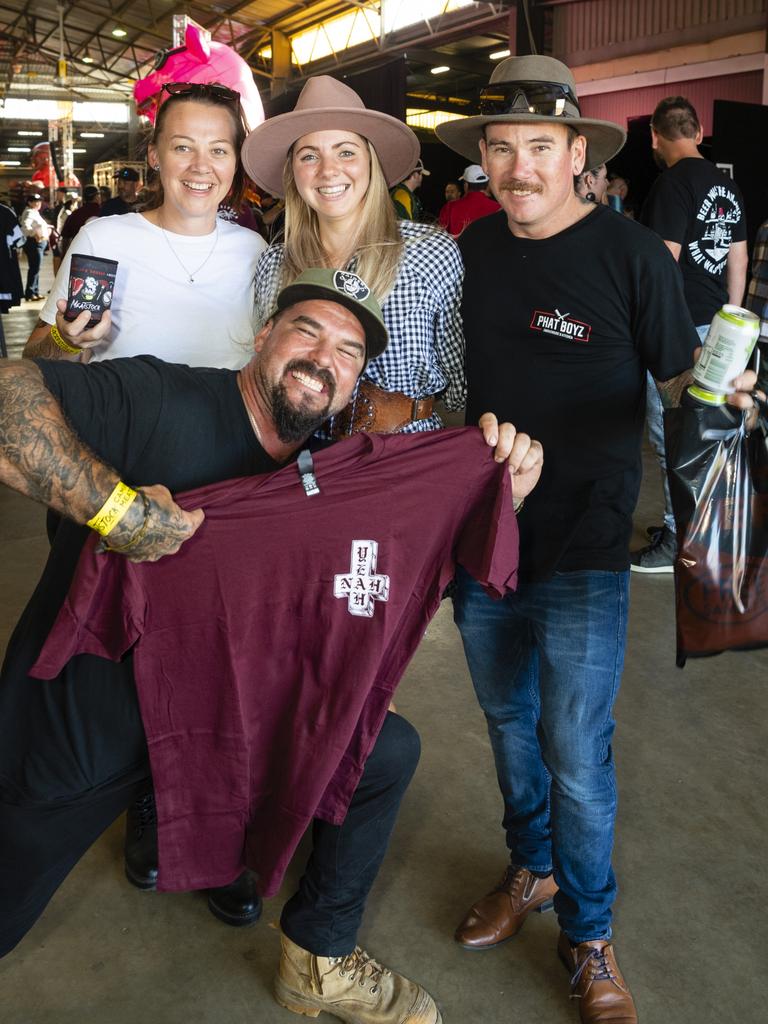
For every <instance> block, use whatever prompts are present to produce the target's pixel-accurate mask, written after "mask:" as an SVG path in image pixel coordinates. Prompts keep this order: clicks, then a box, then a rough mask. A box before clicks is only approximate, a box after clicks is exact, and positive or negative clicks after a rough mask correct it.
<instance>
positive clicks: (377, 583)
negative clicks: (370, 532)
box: [333, 540, 389, 619]
mask: <svg viewBox="0 0 768 1024" xmlns="http://www.w3.org/2000/svg"><path fill="white" fill-rule="evenodd" d="M378 557H379V545H378V543H377V542H376V541H375V540H353V541H352V559H351V562H350V567H349V572H348V573H340V574H339V575H338V576H334V578H333V596H334V597H345V598H346V599H347V609H348V611H349V614H350V615H361V616H363V618H366V619H372V618H373V612H374V609H375V607H376V605H375V602H376V601H388V600H389V576H380V575H377V573H376V562H377V560H378Z"/></svg>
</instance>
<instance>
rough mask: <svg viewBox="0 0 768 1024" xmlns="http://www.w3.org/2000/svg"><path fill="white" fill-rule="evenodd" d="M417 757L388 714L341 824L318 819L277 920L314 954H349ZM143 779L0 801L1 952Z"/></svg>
mask: <svg viewBox="0 0 768 1024" xmlns="http://www.w3.org/2000/svg"><path fill="white" fill-rule="evenodd" d="M419 753H420V744H419V735H418V733H417V732H416V730H415V729H414V728H413V726H412V725H411V724H410V723H409V722H407V721H406V720H405V719H404V718H401V717H400V716H399V715H394V714H391V713H390V714H388V715H387V717H386V720H385V722H384V727H383V728H382V730H381V733H380V735H379V738H378V740H377V741H376V746H375V747H374V749H373V752H372V753H371V756H370V757H369V758H368V761H367V763H366V766H365V771H364V772H363V776H362V778H361V780H360V783H359V785H358V787H357V789H356V790H355V795H354V796H353V798H352V801H351V803H350V806H349V811H348V813H347V817H346V819H345V821H344V824H343V825H329V824H328V823H327V822H323V821H318V820H316V821H315V822H314V824H313V848H312V854H311V855H310V858H309V861H308V863H307V866H306V869H305V872H304V875H303V877H302V878H301V881H300V883H299V891H298V892H297V893H296V895H295V896H293V897H292V898H291V899H290V900H289V901H288V903H287V904H286V906H285V909H284V910H283V917H282V926H283V929H284V931H285V933H286V935H288V937H289V938H290V939H292V940H293V941H294V942H295V943H297V945H299V946H301V947H302V948H304V949H308V950H310V951H311V952H313V953H315V954H316V955H317V956H343V955H344V954H346V953H350V952H351V951H352V949H353V948H354V946H355V944H356V935H357V929H358V927H359V925H360V921H361V918H362V916H363V910H364V909H365V901H366V899H367V897H368V893H369V892H370V889H371V886H372V885H373V882H374V880H375V878H376V875H377V873H378V870H379V866H380V864H381V862H382V860H383V858H384V854H385V852H386V848H387V844H388V842H389V837H390V835H391V832H392V828H393V827H394V824H395V819H396V818H397V812H398V810H399V807H400V802H401V800H402V798H403V796H404V794H405V791H406V789H407V788H408V783H409V782H410V781H411V778H412V776H413V773H414V771H415V770H416V765H417V764H418V760H419ZM148 781H149V780H146V779H144V780H140V781H138V782H133V783H131V784H127V785H126V784H125V783H124V782H123V783H122V784H121V782H120V780H117V781H115V782H114V783H113V784H111V785H110V786H108V787H107V786H105V787H102V788H101V789H100V790H99V791H98V793H95V794H94V793H89V794H86V795H84V796H82V797H79V798H78V799H76V800H73V801H71V802H68V803H63V802H61V801H57V802H56V803H54V804H39V803H38V804H29V805H26V806H18V805H12V804H3V803H0V956H4V955H5V954H6V953H9V952H10V951H11V950H12V949H13V948H14V947H15V946H16V945H17V944H18V943H19V942H20V941H21V939H22V938H23V937H24V936H25V935H26V933H27V932H28V931H29V929H30V928H31V927H32V925H33V924H34V923H35V921H37V919H38V918H39V917H40V915H41V914H42V912H43V911H44V910H45V907H46V906H47V904H48V902H49V900H50V899H51V897H52V896H53V894H54V893H55V892H56V889H58V887H59V886H60V885H61V883H62V882H63V881H64V879H65V878H66V876H67V875H68V874H69V872H70V871H71V870H72V868H73V867H74V866H75V864H77V862H78V861H79V860H80V858H81V857H82V856H83V854H84V853H85V852H86V851H87V850H88V848H89V847H90V846H91V845H92V844H93V843H94V842H95V841H96V839H98V837H99V836H100V835H101V834H102V832H104V831H105V830H106V829H107V828H108V827H109V826H110V825H111V824H112V822H113V821H114V820H115V819H116V818H117V817H119V815H120V814H122V812H123V811H124V810H125V809H126V808H127V807H128V806H129V804H130V803H131V802H132V801H133V800H135V799H136V797H137V796H139V795H141V794H142V793H144V792H146V788H147V782H148Z"/></svg>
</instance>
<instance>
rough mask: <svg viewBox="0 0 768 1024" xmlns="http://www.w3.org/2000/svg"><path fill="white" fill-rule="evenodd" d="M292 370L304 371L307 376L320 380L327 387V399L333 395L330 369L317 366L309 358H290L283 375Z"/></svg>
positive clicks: (333, 381)
mask: <svg viewBox="0 0 768 1024" xmlns="http://www.w3.org/2000/svg"><path fill="white" fill-rule="evenodd" d="M294 372H296V373H306V374H307V376H308V377H314V378H315V379H316V380H319V381H322V382H323V384H324V385H325V386H326V388H327V389H328V397H329V399H331V400H333V396H334V395H335V393H336V381H335V380H334V378H333V374H332V373H331V371H330V370H326V369H323V367H321V366H317V365H316V364H315V363H313V362H312V361H311V360H309V359H292V360H291V361H290V362H289V363H288V364H287V366H286V367H285V372H284V373H283V376H286V374H289V373H294Z"/></svg>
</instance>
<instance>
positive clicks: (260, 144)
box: [241, 75, 419, 196]
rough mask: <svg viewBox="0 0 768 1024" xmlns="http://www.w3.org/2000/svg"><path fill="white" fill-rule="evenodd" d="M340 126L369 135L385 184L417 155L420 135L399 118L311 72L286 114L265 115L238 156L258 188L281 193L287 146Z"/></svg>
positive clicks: (413, 163) (408, 169)
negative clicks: (290, 109) (364, 102)
mask: <svg viewBox="0 0 768 1024" xmlns="http://www.w3.org/2000/svg"><path fill="white" fill-rule="evenodd" d="M327 129H341V130H343V131H350V132H355V133H356V134H357V135H362V136H363V138H365V139H368V141H369V142H370V143H371V145H372V146H373V148H374V149H375V150H376V155H377V156H378V158H379V163H380V164H381V167H382V170H383V171H384V177H385V178H386V179H387V185H396V184H397V183H398V182H399V181H402V180H403V178H405V176H406V175H407V174H409V173H410V172H411V171H412V170H413V168H414V167H415V166H416V163H417V161H418V159H419V140H418V139H417V138H416V136H415V135H414V133H413V132H412V131H411V129H410V128H409V127H408V125H406V124H404V123H403V122H402V121H398V119H397V118H396V117H391V116H390V115H389V114H382V113H380V112H379V111H378V110H367V109H366V107H365V105H364V104H363V101H362V100H361V99H360V97H359V96H358V95H357V93H356V92H355V91H354V90H353V89H350V88H349V86H348V85H344V83H343V82H339V81H337V80H336V79H335V78H331V77H330V76H329V75H315V76H314V77H313V78H310V79H308V81H307V84H306V85H305V86H304V88H303V89H302V90H301V92H300V93H299V98H298V100H297V101H296V107H295V109H294V110H292V111H291V112H290V113H289V114H278V115H277V117H270V118H268V119H267V120H266V121H264V122H263V124H260V125H259V126H258V127H257V128H254V130H253V131H252V132H251V133H250V134H249V135H248V137H247V138H246V140H245V142H244V143H243V149H242V154H241V155H242V159H243V166H244V167H245V170H246V173H247V174H248V176H249V177H250V178H252V179H253V181H255V182H256V184H257V185H258V186H259V188H262V189H265V190H266V191H267V192H270V193H271V194H272V195H274V196H283V195H284V194H285V189H284V188H283V168H284V166H285V161H286V159H287V157H288V151H289V150H290V148H291V146H292V145H293V144H294V142H296V140H297V139H300V138H301V137H302V135H309V133H310V132H319V131H325V130H327Z"/></svg>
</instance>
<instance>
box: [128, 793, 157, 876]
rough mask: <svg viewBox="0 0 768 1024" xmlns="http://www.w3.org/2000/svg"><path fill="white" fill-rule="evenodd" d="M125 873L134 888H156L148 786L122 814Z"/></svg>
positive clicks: (154, 839)
mask: <svg viewBox="0 0 768 1024" xmlns="http://www.w3.org/2000/svg"><path fill="white" fill-rule="evenodd" d="M125 875H126V878H127V879H128V881H129V882H130V883H131V885H135V886H136V888H137V889H144V890H146V891H149V890H152V889H156V888H157V814H156V812H155V794H154V793H153V792H152V790H150V791H149V793H145V794H144V796H140V797H139V798H138V800H134V802H133V803H132V804H131V805H130V807H129V808H128V812H127V814H126V817H125Z"/></svg>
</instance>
